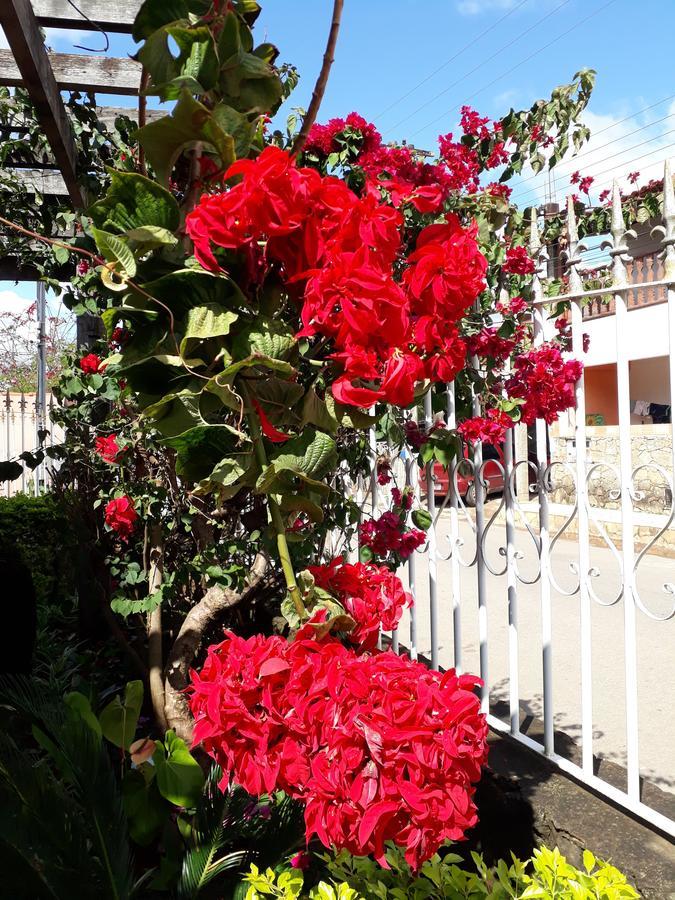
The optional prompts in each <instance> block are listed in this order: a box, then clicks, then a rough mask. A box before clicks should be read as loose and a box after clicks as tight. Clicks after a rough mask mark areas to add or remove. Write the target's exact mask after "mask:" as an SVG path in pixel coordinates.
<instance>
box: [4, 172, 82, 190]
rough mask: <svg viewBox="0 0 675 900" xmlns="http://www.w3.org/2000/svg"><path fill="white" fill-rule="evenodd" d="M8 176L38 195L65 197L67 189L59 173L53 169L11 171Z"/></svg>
mask: <svg viewBox="0 0 675 900" xmlns="http://www.w3.org/2000/svg"><path fill="white" fill-rule="evenodd" d="M9 174H10V175H11V177H12V178H13V179H16V181H17V182H19V184H22V185H24V186H25V187H27V188H28V189H32V190H33V191H37V192H38V193H40V194H48V195H49V196H52V197H67V196H68V188H67V187H66V183H65V181H64V180H63V176H62V175H61V173H60V172H57V171H55V170H54V169H11V170H9Z"/></svg>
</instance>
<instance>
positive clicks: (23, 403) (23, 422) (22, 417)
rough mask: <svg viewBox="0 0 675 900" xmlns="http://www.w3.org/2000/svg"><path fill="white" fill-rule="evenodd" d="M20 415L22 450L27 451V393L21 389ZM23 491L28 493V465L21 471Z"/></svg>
mask: <svg viewBox="0 0 675 900" xmlns="http://www.w3.org/2000/svg"><path fill="white" fill-rule="evenodd" d="M19 416H20V423H21V452H22V453H24V452H25V451H26V449H27V448H26V395H25V393H24V392H23V391H21V398H20V399H19ZM21 493H22V494H25V493H26V467H25V466H23V472H22V473H21Z"/></svg>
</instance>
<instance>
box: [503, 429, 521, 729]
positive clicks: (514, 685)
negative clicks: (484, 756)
mask: <svg viewBox="0 0 675 900" xmlns="http://www.w3.org/2000/svg"><path fill="white" fill-rule="evenodd" d="M514 437H515V436H514V432H513V429H512V428H511V429H509V431H508V432H507V434H506V439H505V440H504V505H505V516H506V592H507V600H508V610H509V722H510V726H511V734H513V735H517V734H518V732H519V731H520V679H519V677H518V675H519V673H518V662H519V654H518V577H517V575H516V559H515V553H516V529H515V521H514V515H513V493H512V491H513V441H514Z"/></svg>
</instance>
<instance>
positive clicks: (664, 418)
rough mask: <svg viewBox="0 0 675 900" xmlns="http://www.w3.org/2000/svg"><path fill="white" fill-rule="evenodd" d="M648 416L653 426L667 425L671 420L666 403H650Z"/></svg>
mask: <svg viewBox="0 0 675 900" xmlns="http://www.w3.org/2000/svg"><path fill="white" fill-rule="evenodd" d="M649 415H650V416H651V417H652V422H653V423H654V424H655V425H668V424H669V423H670V419H671V411H670V406H669V405H668V404H666V403H650V404H649Z"/></svg>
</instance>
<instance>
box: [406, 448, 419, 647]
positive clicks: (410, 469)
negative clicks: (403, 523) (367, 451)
mask: <svg viewBox="0 0 675 900" xmlns="http://www.w3.org/2000/svg"><path fill="white" fill-rule="evenodd" d="M405 483H406V486H407V487H411V488H412V489H413V496H414V497H415V498H416V499H419V483H418V478H417V461H416V458H415V457H414V456H411V457H410V459H406V461H405ZM415 556H416V554H415V553H414V552H413V553H411V554H410V556H409V557H408V584H409V585H410V593H411V594H412V598H413V604H412V606H411V607H410V658H411V659H417V581H416V574H417V573H416V567H415Z"/></svg>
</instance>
